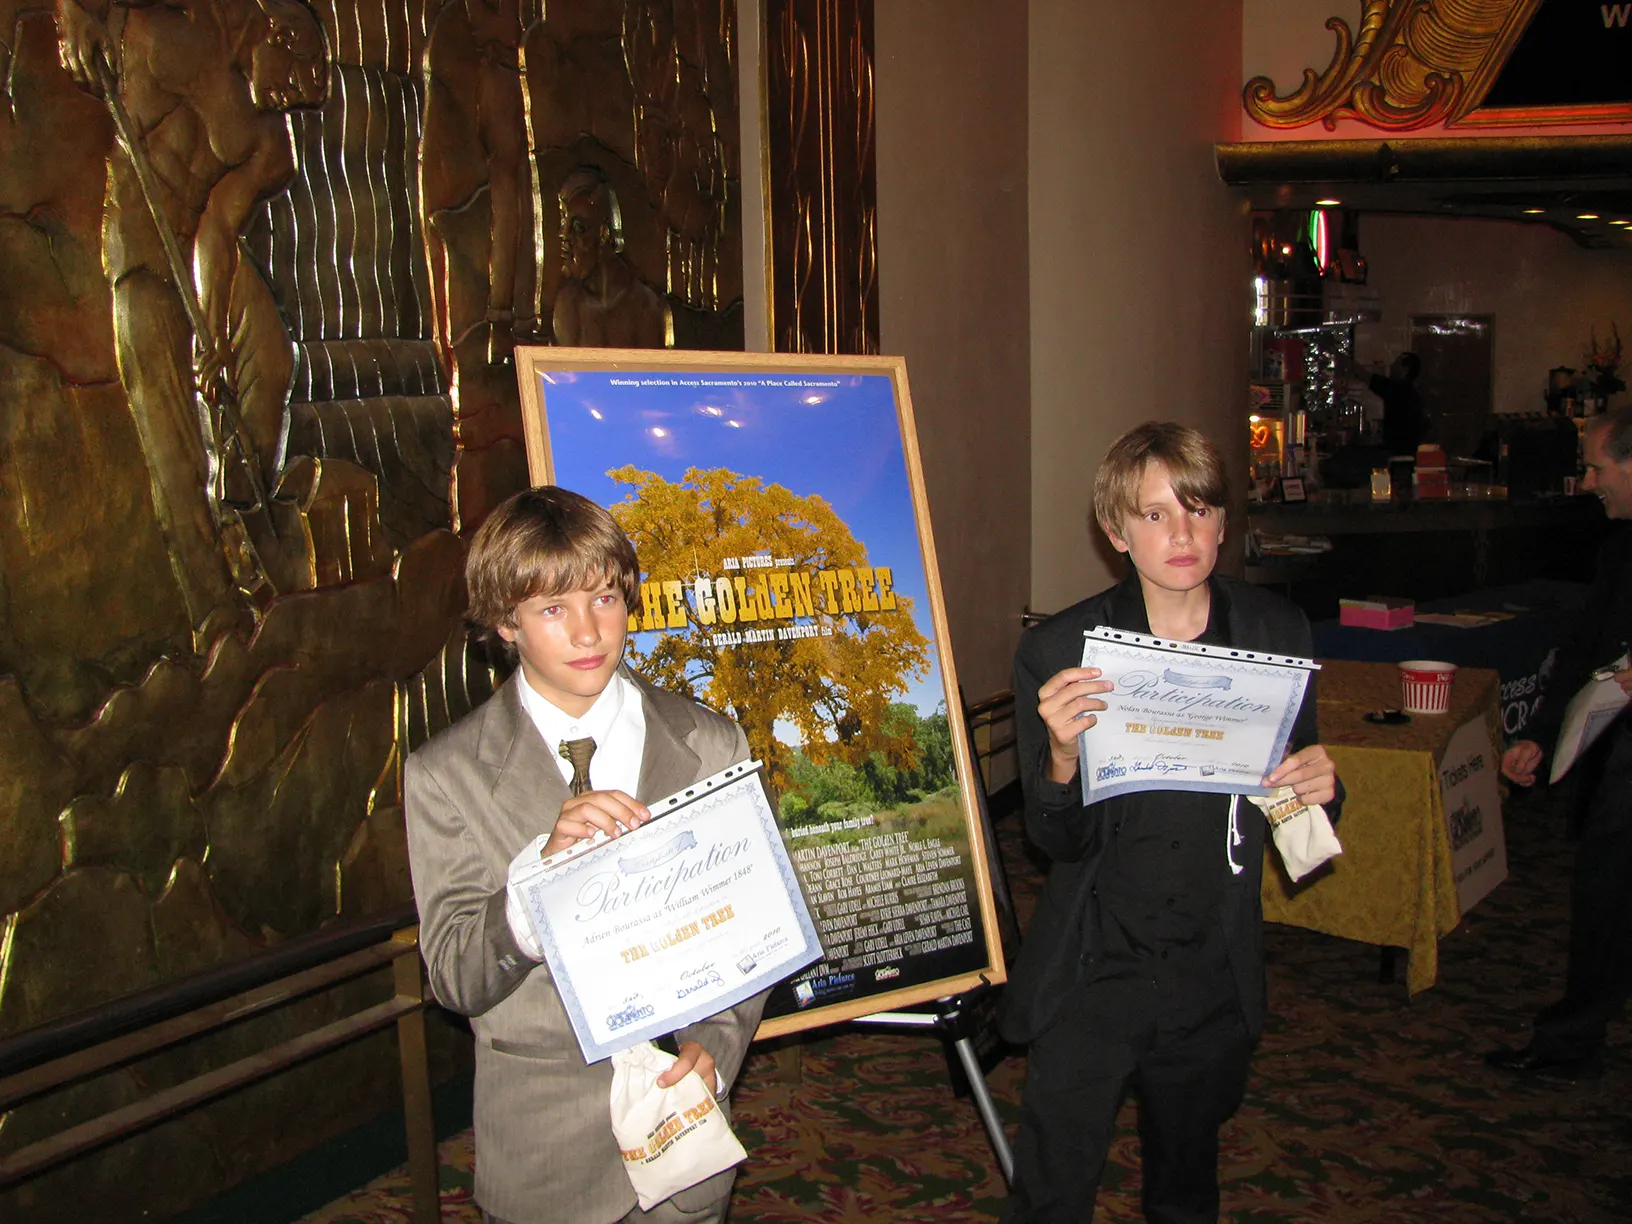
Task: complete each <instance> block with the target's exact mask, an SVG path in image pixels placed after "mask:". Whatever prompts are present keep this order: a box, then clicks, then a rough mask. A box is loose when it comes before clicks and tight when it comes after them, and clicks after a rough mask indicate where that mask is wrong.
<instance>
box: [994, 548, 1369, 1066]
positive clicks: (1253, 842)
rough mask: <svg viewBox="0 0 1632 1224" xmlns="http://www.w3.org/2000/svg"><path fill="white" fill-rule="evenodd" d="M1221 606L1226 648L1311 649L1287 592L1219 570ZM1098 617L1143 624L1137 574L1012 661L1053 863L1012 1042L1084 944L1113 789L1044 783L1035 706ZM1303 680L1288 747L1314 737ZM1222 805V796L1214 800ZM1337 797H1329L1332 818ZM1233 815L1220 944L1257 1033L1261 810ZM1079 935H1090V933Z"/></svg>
mask: <svg viewBox="0 0 1632 1224" xmlns="http://www.w3.org/2000/svg"><path fill="white" fill-rule="evenodd" d="M1208 581H1209V582H1210V583H1211V584H1212V586H1213V590H1214V592H1215V595H1222V596H1223V597H1224V599H1225V601H1226V602H1227V605H1228V609H1229V612H1228V618H1227V621H1226V624H1227V635H1228V638H1229V643H1230V645H1232V646H1239V647H1241V648H1243V649H1245V650H1258V651H1264V652H1266V653H1274V654H1288V655H1298V656H1303V657H1307V656H1309V655H1310V654H1311V653H1312V652H1313V642H1312V639H1311V636H1310V632H1309V620H1308V618H1307V617H1305V616H1304V614H1303V612H1302V611H1301V610H1300V609H1299V608H1298V607H1297V606H1296V605H1295V604H1293V603H1291V602H1290V601H1289V600H1286V599H1283V598H1282V597H1281V596H1279V595H1276V594H1273V593H1272V592H1269V591H1265V590H1263V589H1261V588H1259V587H1255V586H1251V585H1249V584H1247V583H1245V582H1241V581H1239V580H1237V579H1234V578H1228V577H1225V576H1223V575H1218V574H1215V575H1213V577H1211V578H1210V579H1209V580H1208ZM1097 625H1109V626H1112V627H1113V628H1117V629H1128V630H1131V631H1133V632H1135V633H1149V632H1150V621H1149V619H1148V617H1147V616H1146V614H1145V600H1144V595H1143V593H1142V592H1141V590H1140V587H1139V579H1138V576H1137V575H1134V576H1131V577H1129V578H1128V579H1127V580H1125V581H1124V582H1121V583H1119V584H1118V585H1116V586H1114V587H1111V588H1110V589H1108V590H1105V591H1101V592H1100V593H1099V594H1098V595H1095V596H1093V597H1092V598H1090V599H1085V600H1083V601H1082V602H1081V603H1079V604H1074V605H1073V606H1071V607H1069V608H1067V609H1066V610H1065V611H1063V612H1060V613H1058V614H1057V615H1055V616H1052V617H1050V618H1049V619H1048V620H1046V621H1044V622H1043V623H1042V624H1040V625H1038V626H1036V627H1035V628H1033V629H1030V630H1028V631H1027V632H1026V633H1025V635H1024V636H1022V638H1021V639H1020V648H1019V650H1018V651H1017V652H1016V654H1015V660H1014V708H1015V725H1016V733H1017V738H1018V740H1019V754H1020V760H1019V766H1020V786H1021V790H1022V791H1023V792H1024V795H1025V812H1026V832H1027V834H1028V835H1029V836H1030V838H1031V840H1032V842H1033V843H1034V844H1035V845H1036V846H1037V847H1038V848H1039V849H1041V850H1042V851H1043V852H1044V853H1045V854H1047V855H1048V857H1049V858H1050V859H1051V860H1053V864H1054V865H1053V867H1052V868H1051V869H1050V871H1049V876H1048V883H1047V885H1046V886H1045V887H1044V889H1043V895H1042V897H1041V899H1040V900H1039V901H1038V903H1037V910H1036V913H1035V914H1033V916H1032V920H1031V927H1030V929H1029V930H1028V931H1027V933H1026V937H1025V941H1024V943H1023V944H1022V945H1021V948H1020V957H1019V960H1018V961H1017V962H1016V964H1015V966H1014V971H1013V973H1012V974H1011V975H1010V978H1009V984H1008V986H1007V988H1006V989H1005V990H1004V1002H1003V1012H1002V1017H1001V1028H1002V1032H1003V1035H1004V1036H1005V1037H1007V1038H1008V1039H1009V1040H1010V1041H1016V1042H1026V1041H1030V1040H1032V1039H1033V1038H1035V1037H1036V1036H1037V1035H1038V1034H1040V1033H1042V1032H1043V1031H1044V1030H1045V1029H1047V1028H1048V1027H1049V1025H1050V1024H1051V1023H1052V1022H1053V1020H1054V1018H1055V1016H1056V1015H1057V1014H1058V1012H1059V1010H1060V1007H1061V1006H1062V1004H1064V1002H1065V1001H1066V1000H1067V999H1068V998H1069V997H1070V995H1071V994H1072V992H1073V990H1074V989H1075V988H1076V987H1077V986H1078V985H1079V984H1080V981H1081V974H1082V957H1083V955H1084V954H1085V953H1087V952H1090V951H1093V949H1090V948H1086V947H1084V946H1083V941H1084V938H1085V936H1084V934H1083V927H1084V924H1083V922H1082V914H1083V912H1084V905H1085V902H1086V897H1087V893H1088V890H1089V889H1091V888H1092V887H1093V885H1094V881H1095V877H1096V876H1097V874H1098V872H1099V865H1100V861H1101V859H1102V857H1103V855H1104V851H1105V841H1104V837H1103V830H1104V827H1105V825H1106V823H1107V822H1110V823H1114V822H1115V818H1116V816H1117V814H1118V804H1120V803H1121V802H1123V800H1122V799H1120V798H1112V799H1106V800H1104V801H1103V802H1100V803H1096V804H1095V805H1094V806H1093V807H1091V808H1085V807H1083V806H1082V785H1081V782H1080V780H1078V779H1073V780H1072V781H1070V782H1068V783H1058V782H1051V781H1049V780H1048V778H1047V777H1045V776H1044V772H1043V771H1044V768H1045V766H1046V763H1047V759H1048V751H1049V748H1048V728H1047V726H1046V725H1045V724H1044V723H1043V720H1042V718H1041V717H1040V716H1039V715H1038V713H1037V690H1038V689H1039V688H1041V687H1042V684H1043V682H1044V681H1045V680H1047V679H1048V678H1049V677H1050V676H1052V675H1054V674H1055V673H1056V672H1058V671H1060V670H1061V669H1063V668H1066V667H1076V666H1079V665H1080V664H1081V662H1082V635H1083V632H1084V631H1085V630H1088V629H1092V628H1094V627H1095V626H1097ZM1316 675H1318V673H1314V674H1312V675H1311V676H1310V678H1309V686H1308V688H1307V689H1306V690H1305V692H1304V698H1303V706H1302V708H1301V709H1300V710H1299V712H1298V719H1297V723H1296V725H1295V726H1294V727H1293V731H1292V741H1291V746H1292V749H1293V750H1294V751H1295V750H1297V749H1299V748H1303V747H1305V746H1306V745H1308V744H1312V743H1314V742H1316V739H1317V731H1316V727H1315V676H1316ZM1220 799H1221V802H1222V801H1223V800H1222V797H1220ZM1342 800H1343V788H1342V784H1341V782H1340V783H1339V784H1338V796H1337V800H1336V801H1335V802H1333V803H1330V804H1327V805H1326V810H1327V815H1329V816H1330V817H1331V818H1332V819H1333V820H1334V821H1335V820H1336V819H1337V813H1338V808H1339V807H1340V806H1341V804H1342ZM1240 815H1241V817H1242V818H1241V819H1240V821H1239V824H1240V829H1241V834H1242V837H1243V839H1244V841H1243V844H1242V846H1241V848H1240V851H1239V853H1240V855H1241V858H1240V860H1239V861H1240V862H1241V864H1242V866H1243V867H1244V868H1245V870H1244V871H1242V872H1241V874H1240V875H1238V876H1233V877H1232V878H1231V879H1230V880H1229V882H1228V883H1227V885H1226V887H1225V900H1224V943H1225V950H1226V953H1227V955H1228V957H1229V962H1230V971H1231V975H1232V976H1233V978H1234V979H1235V984H1236V990H1237V994H1238V996H1239V998H1240V1000H1241V1010H1242V1013H1243V1016H1244V1018H1245V1020H1246V1025H1247V1031H1248V1033H1249V1034H1250V1035H1251V1036H1252V1038H1253V1039H1254V1040H1256V1039H1257V1037H1258V1035H1259V1034H1260V1033H1261V1032H1262V1031H1263V1026H1264V1011H1265V1008H1266V1006H1267V1002H1266V996H1265V988H1264V934H1263V920H1264V915H1263V903H1262V901H1261V900H1260V898H1259V887H1260V885H1261V881H1262V876H1263V862H1264V835H1265V832H1266V830H1267V828H1268V825H1267V822H1266V821H1265V820H1264V819H1263V816H1262V814H1261V813H1260V812H1259V811H1258V809H1257V808H1255V807H1252V806H1251V805H1243V810H1242V812H1241V813H1240ZM1086 938H1092V933H1091V932H1090V933H1089V934H1088V935H1087V936H1086Z"/></svg>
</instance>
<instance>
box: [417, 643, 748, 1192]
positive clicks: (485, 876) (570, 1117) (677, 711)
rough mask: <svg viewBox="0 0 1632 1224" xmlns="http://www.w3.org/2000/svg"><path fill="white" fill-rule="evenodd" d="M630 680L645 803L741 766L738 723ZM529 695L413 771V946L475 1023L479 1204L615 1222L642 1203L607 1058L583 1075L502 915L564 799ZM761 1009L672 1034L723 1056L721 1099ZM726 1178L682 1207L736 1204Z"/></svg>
mask: <svg viewBox="0 0 1632 1224" xmlns="http://www.w3.org/2000/svg"><path fill="white" fill-rule="evenodd" d="M625 674H628V673H625ZM630 678H631V679H632V680H633V681H634V682H635V684H636V686H637V687H638V688H639V690H640V694H641V701H642V708H643V710H644V712H645V717H646V745H645V750H644V753H643V755H642V757H641V767H640V786H639V794H638V795H637V796H636V797H637V798H638V799H640V800H641V801H642V802H643V803H650V802H653V801H654V800H657V799H661V798H664V797H665V796H667V795H670V794H672V793H674V792H675V791H677V790H679V789H680V788H681V787H684V786H689V785H691V784H692V783H693V782H697V781H699V780H701V779H703V778H706V777H708V776H709V775H711V774H714V773H717V772H719V771H720V770H722V769H724V768H725V767H726V766H728V765H733V764H735V763H736V762H738V761H741V760H745V759H747V756H748V745H747V742H746V740H745V739H744V738H743V734H742V729H741V728H740V727H738V726H737V725H736V724H735V723H734V722H732V721H731V720H730V719H728V718H725V717H723V716H722V715H719V714H716V713H714V712H713V711H712V710H708V709H705V708H704V707H702V706H700V705H697V704H696V703H695V702H693V701H690V700H688V699H686V698H684V697H678V696H675V695H674V694H672V693H667V692H664V691H662V690H660V689H657V688H654V687H652V686H651V685H650V684H648V683H646V681H644V680H642V679H641V678H640V677H638V676H632V675H631V676H630ZM522 683H524V681H523V680H522V676H521V673H520V672H519V671H518V672H517V673H516V674H515V676H513V677H512V678H511V680H510V681H509V683H507V684H506V685H504V687H503V688H501V689H500V690H499V691H498V692H497V693H496V694H494V696H493V697H492V698H491V699H490V700H489V701H488V702H487V703H486V704H485V705H483V706H482V707H481V708H479V709H477V710H475V711H473V712H472V713H471V714H469V715H467V716H466V717H465V718H463V719H461V720H460V721H459V722H458V723H457V724H456V725H454V726H452V727H450V728H448V729H447V730H446V731H444V732H442V734H440V735H438V736H436V737H435V738H434V739H432V740H431V741H430V742H429V743H427V744H425V745H424V746H423V747H422V748H420V749H419V750H418V751H417V752H415V753H414V754H413V755H412V756H411V757H409V758H408V764H407V770H406V803H407V818H408V852H409V858H410V864H411V867H412V871H413V878H414V896H415V898H416V899H417V901H418V903H419V920H420V946H421V948H422V950H423V952H424V956H425V964H426V966H427V968H428V969H429V972H430V981H431V986H432V988H433V989H434V990H435V992H436V997H437V999H438V1000H440V1001H441V1003H442V1004H443V1005H444V1006H446V1007H449V1008H451V1009H453V1010H454V1011H457V1012H461V1013H463V1014H464V1015H467V1016H470V1017H471V1018H472V1028H473V1029H474V1030H475V1033H476V1200H477V1202H478V1203H480V1204H481V1206H482V1207H483V1209H484V1210H486V1211H487V1212H489V1213H490V1214H492V1215H495V1216H498V1217H500V1218H502V1219H505V1220H509V1221H513V1222H514V1224H546V1222H548V1224H609V1222H610V1221H613V1220H618V1219H621V1218H622V1217H623V1216H624V1215H625V1214H627V1213H628V1211H629V1210H630V1209H631V1208H632V1207H634V1205H635V1192H634V1189H633V1188H632V1187H631V1186H630V1184H629V1179H628V1177H627V1176H625V1174H624V1172H623V1160H622V1158H621V1157H620V1156H619V1154H618V1148H617V1144H616V1143H615V1142H614V1141H613V1138H612V1128H611V1123H610V1121H609V1118H610V1115H609V1112H608V1109H609V1106H608V1100H609V1097H610V1095H611V1086H612V1065H611V1061H610V1060H607V1059H603V1060H602V1061H600V1062H597V1063H594V1064H593V1065H589V1066H586V1065H585V1064H584V1058H583V1054H582V1052H581V1051H580V1050H579V1048H578V1042H577V1040H576V1039H575V1038H574V1037H573V1034H572V1027H571V1025H570V1023H569V1022H568V1020H567V1014H566V1011H565V1009H564V1008H563V1007H562V1006H561V999H560V996H559V995H558V994H557V993H556V989H555V985H554V983H553V982H552V981H551V979H550V971H549V967H548V966H547V965H541V964H537V963H535V962H534V961H532V960H531V959H529V958H528V956H527V955H526V953H524V952H523V951H522V950H521V949H520V948H519V947H518V946H517V944H516V940H515V937H514V935H512V934H511V932H510V924H509V922H508V920H507V919H506V917H505V887H506V881H507V877H508V872H509V866H510V862H511V860H512V859H514V858H515V856H516V855H517V854H519V853H520V852H521V849H522V847H523V846H525V845H527V844H528V843H529V842H530V841H532V840H533V838H535V837H537V836H538V835H539V834H541V833H548V832H549V831H550V829H551V828H553V827H554V824H555V819H556V817H557V816H558V815H559V814H560V811H561V804H562V803H563V802H565V801H566V799H567V798H568V793H567V786H566V783H565V782H564V781H563V780H562V778H561V771H560V769H559V768H558V767H557V765H556V763H555V760H554V759H553V757H552V756H551V754H550V749H549V747H548V746H547V745H546V744H545V743H544V739H543V737H542V736H541V735H539V733H538V728H537V727H536V726H535V725H534V724H533V721H532V719H531V718H529V717H528V716H527V714H526V712H525V711H524V710H523V709H522V706H521V697H520V694H519V691H518V688H517V686H518V685H520V684H522ZM764 1003H765V1000H764V996H763V995H760V996H756V997H755V998H753V999H750V1000H748V1001H747V1002H745V1003H742V1004H739V1005H738V1006H737V1007H734V1008H732V1009H731V1010H729V1011H726V1012H721V1013H720V1014H718V1015H716V1016H712V1017H710V1018H709V1019H707V1020H704V1021H702V1022H700V1023H698V1024H695V1025H692V1026H690V1027H689V1028H686V1029H683V1030H681V1032H680V1034H679V1037H680V1040H682V1041H688V1040H691V1041H697V1042H700V1043H701V1044H702V1045H703V1047H704V1048H705V1049H706V1050H708V1052H709V1053H710V1054H712V1055H713V1056H714V1061H715V1065H716V1066H717V1067H718V1069H719V1073H720V1077H721V1079H722V1080H723V1081H724V1083H725V1085H726V1087H727V1088H728V1089H729V1087H730V1086H731V1084H732V1082H733V1081H734V1080H735V1079H736V1075H737V1072H738V1070H739V1069H740V1068H741V1066H742V1060H743V1057H744V1056H745V1054H746V1053H747V1050H748V1043H749V1041H750V1040H751V1039H752V1037H753V1034H754V1029H755V1028H756V1027H757V1026H758V1024H759V1015H760V1011H761V1009H762V1008H763V1007H764ZM709 1087H711V1088H712V1087H714V1085H712V1084H711V1085H709ZM733 1177H734V1171H727V1172H725V1173H721V1174H719V1175H717V1176H715V1177H711V1178H709V1179H708V1180H707V1181H705V1182H702V1183H700V1184H699V1185H696V1186H693V1187H691V1188H690V1189H689V1190H685V1191H682V1192H681V1193H680V1194H679V1195H676V1196H675V1199H674V1202H675V1204H676V1205H677V1206H679V1207H682V1208H685V1209H687V1210H691V1211H697V1210H700V1209H702V1208H704V1207H705V1206H707V1205H708V1204H709V1203H712V1202H714V1201H716V1200H719V1199H721V1198H723V1197H724V1196H726V1195H728V1194H729V1193H730V1191H731V1182H732V1178H733Z"/></svg>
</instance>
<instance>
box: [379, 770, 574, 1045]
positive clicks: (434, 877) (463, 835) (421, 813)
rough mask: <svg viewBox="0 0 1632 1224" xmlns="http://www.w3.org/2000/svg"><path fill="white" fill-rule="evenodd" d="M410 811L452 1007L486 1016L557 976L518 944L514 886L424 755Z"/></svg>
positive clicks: (422, 927)
mask: <svg viewBox="0 0 1632 1224" xmlns="http://www.w3.org/2000/svg"><path fill="white" fill-rule="evenodd" d="M404 806H405V808H406V812H407V823H408V862H409V867H410V869H411V871H412V873H413V878H414V899H415V901H417V902H418V905H419V946H420V951H421V952H422V954H423V955H424V957H425V968H426V971H427V974H428V976H429V978H430V983H431V989H432V990H433V991H434V992H435V994H436V998H437V1001H438V1002H439V1003H441V1004H442V1005H443V1006H444V1007H447V1008H449V1009H450V1010H452V1011H456V1012H459V1013H460V1014H461V1015H466V1016H479V1015H481V1014H482V1013H484V1012H486V1011H489V1010H491V1009H492V1008H493V1007H495V1006H496V1005H497V1004H499V1003H501V1002H502V1001H503V1000H504V999H505V998H507V997H508V996H509V995H510V993H511V992H512V991H514V990H515V989H516V987H517V986H520V985H521V983H522V980H523V979H524V978H525V977H526V976H527V974H528V973H530V972H533V971H535V970H536V971H537V972H540V973H548V972H549V971H548V970H547V969H545V968H544V967H543V966H541V965H538V964H537V962H535V961H534V960H533V959H532V958H531V957H529V956H528V955H527V954H526V953H525V952H523V951H522V950H521V947H520V945H519V944H517V943H516V937H515V935H514V934H513V933H512V932H511V930H510V920H509V918H508V917H507V916H506V914H505V902H506V897H507V882H506V881H505V880H502V879H500V880H495V879H494V878H493V876H492V873H491V872H490V871H489V870H488V869H487V866H486V865H485V864H484V863H483V861H482V856H481V854H480V852H479V851H478V850H477V847H476V841H475V839H474V837H473V836H472V834H471V832H470V829H469V825H468V820H469V817H470V813H468V812H467V811H466V810H465V809H464V806H463V805H462V804H461V803H460V802H459V801H458V800H456V799H455V798H453V797H452V796H451V795H450V794H449V791H448V789H447V788H446V787H445V786H444V785H443V782H442V781H441V780H439V779H438V778H437V777H436V775H435V773H434V771H433V770H432V769H431V768H430V767H429V766H427V765H426V764H425V762H424V760H423V759H422V758H421V757H420V755H419V754H418V753H416V754H414V755H413V756H411V757H409V758H408V764H407V767H406V769H405V770H404Z"/></svg>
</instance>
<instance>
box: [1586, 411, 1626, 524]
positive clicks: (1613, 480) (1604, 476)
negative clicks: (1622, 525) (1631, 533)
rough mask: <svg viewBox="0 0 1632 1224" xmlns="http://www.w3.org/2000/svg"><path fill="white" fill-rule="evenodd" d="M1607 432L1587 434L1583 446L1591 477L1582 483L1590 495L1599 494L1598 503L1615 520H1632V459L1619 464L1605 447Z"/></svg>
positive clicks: (1590, 430)
mask: <svg viewBox="0 0 1632 1224" xmlns="http://www.w3.org/2000/svg"><path fill="white" fill-rule="evenodd" d="M1607 432H1608V431H1607V430H1604V429H1589V430H1587V436H1586V439H1585V440H1584V442H1583V444H1582V445H1583V450H1584V452H1585V458H1586V468H1587V474H1586V476H1585V477H1584V478H1583V479H1582V481H1581V487H1582V488H1583V489H1585V490H1586V491H1587V492H1588V493H1596V494H1597V495H1598V500H1599V501H1601V502H1603V503H1604V513H1605V514H1607V515H1609V517H1610V518H1612V519H1628V518H1632V459H1623V460H1621V461H1620V462H1619V463H1617V462H1616V461H1615V459H1614V457H1613V456H1611V455H1610V453H1609V448H1608V447H1606V446H1605V445H1604V443H1605V442H1606V441H1607V439H1606V437H1605V434H1606V433H1607Z"/></svg>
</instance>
